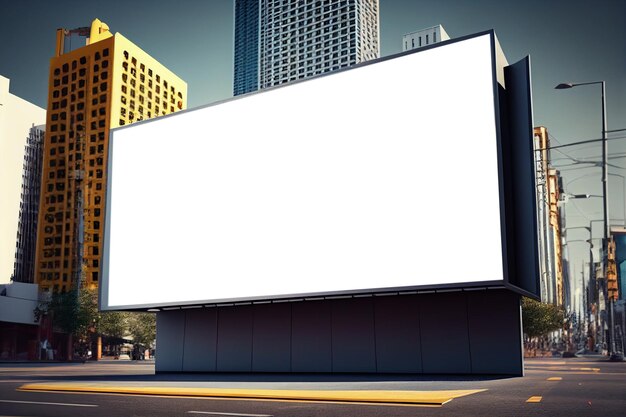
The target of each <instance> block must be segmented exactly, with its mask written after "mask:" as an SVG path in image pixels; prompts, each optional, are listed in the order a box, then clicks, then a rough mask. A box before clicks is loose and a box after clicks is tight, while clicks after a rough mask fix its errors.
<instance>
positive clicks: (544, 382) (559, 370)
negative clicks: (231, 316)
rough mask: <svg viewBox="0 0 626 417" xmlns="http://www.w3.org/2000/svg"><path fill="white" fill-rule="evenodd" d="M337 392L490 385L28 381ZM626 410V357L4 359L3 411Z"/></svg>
mask: <svg viewBox="0 0 626 417" xmlns="http://www.w3.org/2000/svg"><path fill="white" fill-rule="evenodd" d="M38 382H57V383H58V382H67V383H69V382H72V383H78V384H84V385H85V386H90V385H93V384H96V383H97V384H98V385H103V384H105V385H110V386H122V385H124V386H133V385H141V386H160V387H163V386H169V387H221V388H240V389H244V388H251V389H303V388H307V389H314V390H315V389H330V390H381V391H388V390H401V391H405V390H417V391H438V390H485V391H481V392H478V393H474V394H471V395H467V396H463V397H460V398H455V399H453V400H451V401H449V402H447V403H445V404H443V405H442V406H436V407H432V406H429V407H426V406H423V405H389V404H363V403H336V402H334V403H333V402H323V401H284V400H256V399H236V398H230V399H224V398H188V397H183V398H181V397H171V396H154V395H119V394H101V393H98V394H95V393H62V392H25V391H19V390H18V389H19V388H20V387H21V386H23V385H24V384H29V383H38ZM479 415H480V416H490V417H491V416H493V417H499V416H516V417H517V416H567V417H572V416H594V417H595V416H603V417H604V416H616V417H618V416H619V417H623V416H626V362H622V363H610V362H606V361H601V360H599V358H598V357H595V358H594V357H588V358H572V359H560V358H554V359H535V360H529V361H527V362H526V376H524V377H521V378H497V377H495V378H494V377H492V378H490V377H482V378H477V377H469V376H449V377H442V376H415V375H412V376H401V375H400V376H399V375H370V376H363V375H317V376H316V375H273V374H261V375H245V374H237V375H232V374H202V375H197V374H195V375H171V374H166V375H154V365H153V363H151V362H130V361H125V362H119V361H115V362H112V361H111V362H104V361H103V362H99V363H87V364H0V416H107V417H111V416H231V417H237V416H244V417H245V416H251V417H256V416H259V417H260V416H276V417H279V416H289V417H297V416H364V417H367V416H479Z"/></svg>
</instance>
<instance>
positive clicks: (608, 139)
mask: <svg viewBox="0 0 626 417" xmlns="http://www.w3.org/2000/svg"><path fill="white" fill-rule="evenodd" d="M621 139H626V136H617V137H614V138H607V139H606V140H607V141H614V140H621ZM603 140H604V139H603V138H600V139H589V140H582V141H580V142H572V143H567V144H565V145H558V146H548V147H545V148H536V149H535V151H546V150H552V149H559V148H566V147H568V146H576V145H584V144H585V143H594V142H602V141H603Z"/></svg>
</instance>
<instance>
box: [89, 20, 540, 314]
mask: <svg viewBox="0 0 626 417" xmlns="http://www.w3.org/2000/svg"><path fill="white" fill-rule="evenodd" d="M486 35H488V36H489V37H490V45H491V67H492V68H491V70H492V74H491V76H492V88H493V90H492V94H493V100H494V117H495V120H494V126H495V136H496V147H497V164H498V174H499V178H498V189H499V190H498V191H499V205H500V235H501V248H502V255H501V256H502V266H503V271H502V277H503V279H502V280H486V281H475V282H465V283H449V284H428V285H415V286H405V287H385V288H380V287H378V288H371V289H358V290H341V291H325V292H315V293H304V294H288V295H275V296H258V297H239V298H227V299H213V300H211V299H198V300H188V301H184V302H165V303H151V304H133V305H116V306H113V307H111V306H110V305H109V302H108V301H109V300H108V290H109V279H108V275H109V271H108V261H109V240H110V222H109V219H110V215H111V213H110V211H111V200H112V195H111V187H112V178H113V176H112V174H113V172H112V171H113V170H112V163H113V158H111V157H109V158H108V160H107V187H106V190H105V202H106V207H105V218H104V236H103V257H102V279H101V281H100V285H99V308H100V309H101V310H102V311H117V310H126V311H131V310H138V311H145V310H152V311H157V310H173V309H179V308H190V307H202V306H216V305H240V304H253V303H267V302H289V301H301V300H319V299H333V298H349V297H359V296H374V295H379V294H380V295H382V294H384V295H388V294H415V293H432V292H449V291H456V290H470V291H471V290H480V289H492V288H495V289H500V288H508V289H510V290H512V291H514V292H517V293H519V294H522V295H526V296H530V297H532V298H538V296H539V295H538V294H534V293H533V291H532V288H527V287H525V286H523V285H519V284H518V281H516V280H515V278H514V277H515V276H516V271H515V268H516V262H515V258H516V248H515V246H516V245H513V244H511V241H510V239H511V235H512V234H513V233H514V231H513V228H512V224H514V223H519V220H518V221H517V222H516V221H515V219H513V215H512V214H511V211H512V210H511V207H512V204H513V203H512V201H511V200H512V197H511V195H512V194H515V193H512V192H511V191H510V188H511V184H510V181H509V182H507V180H506V178H507V176H509V177H510V175H511V173H510V172H507V169H505V167H506V166H507V165H508V163H509V161H510V158H511V152H507V148H506V146H504V145H503V144H504V143H505V142H507V141H508V140H510V137H509V136H510V135H509V132H508V129H509V123H508V119H509V117H507V111H508V108H509V106H507V105H506V104H505V100H506V97H507V96H506V92H505V91H504V86H503V84H504V75H503V74H501V73H500V72H499V71H500V70H503V69H504V67H505V66H506V60H505V58H504V55H503V54H502V53H501V50H500V47H499V44H498V41H497V38H496V35H495V32H494V31H493V30H487V31H483V32H479V33H476V34H471V35H467V36H463V37H459V38H455V39H450V40H447V41H443V42H440V43H437V44H433V45H428V46H425V47H423V48H420V49H417V50H409V51H405V52H401V53H397V54H393V55H390V56H386V57H383V58H378V59H374V60H371V61H367V62H363V63H360V64H357V65H354V66H352V67H349V68H343V69H340V70H337V71H333V72H330V73H325V74H320V75H317V76H314V77H311V78H307V79H302V80H297V81H294V82H291V83H289V84H286V85H281V86H275V87H271V88H268V89H264V90H258V91H255V92H251V93H248V94H245V95H240V96H236V97H232V98H228V99H225V100H221V101H218V102H215V103H210V104H207V105H203V106H199V107H195V108H191V109H185V110H182V111H179V112H177V113H173V114H169V115H166V116H162V117H159V118H154V119H149V120H143V121H140V122H136V123H133V124H132V125H126V126H121V127H118V128H115V129H112V130H111V132H110V133H109V135H110V136H109V149H108V152H109V153H108V155H109V156H111V155H112V151H113V146H114V140H113V134H114V133H115V132H117V131H119V130H122V129H127V128H129V127H136V126H137V125H140V124H144V123H151V122H154V121H156V120H159V121H160V120H163V119H165V118H168V117H173V116H177V115H179V114H182V113H186V112H192V111H196V110H200V109H204V108H208V107H213V106H218V105H220V104H223V103H226V102H231V101H233V100H240V99H245V98H246V97H249V96H251V95H255V94H263V93H265V92H267V91H271V90H274V89H279V88H288V87H290V86H292V85H294V84H298V83H302V82H309V81H311V80H314V79H318V78H321V77H327V76H333V75H336V74H337V73H341V72H344V71H351V70H353V69H356V68H361V67H364V66H368V65H373V64H377V63H380V62H384V61H387V60H391V59H395V58H398V57H401V56H405V55H410V54H415V53H421V52H424V51H427V50H430V49H434V48H440V47H444V46H447V45H450V44H454V43H457V42H463V41H466V40H469V39H474V38H478V37H481V36H486ZM502 60H504V62H502ZM527 88H528V91H529V92H530V85H528V87H527ZM528 97H529V98H530V95H528ZM528 109H529V111H530V115H531V121H532V106H531V103H530V102H529V103H528ZM528 130H529V132H530V137H529V143H530V146H531V149H532V124H531V125H530V126H529V127H528ZM531 157H532V152H531ZM530 174H531V176H532V165H531V167H530ZM533 190H534V187H533ZM531 203H532V205H533V206H534V207H536V201H535V200H533V201H532V202H531ZM534 225H535V230H536V218H535V223H534ZM530 243H533V242H530ZM534 246H535V247H536V246H537V244H536V239H535V242H534ZM537 255H538V251H535V266H536V268H537V271H538V259H537V258H538V257H537ZM531 268H532V267H531ZM536 280H537V282H538V272H537V275H536ZM537 287H538V286H537Z"/></svg>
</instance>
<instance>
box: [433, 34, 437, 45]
mask: <svg viewBox="0 0 626 417" xmlns="http://www.w3.org/2000/svg"><path fill="white" fill-rule="evenodd" d="M435 42H437V32H433V43H435Z"/></svg>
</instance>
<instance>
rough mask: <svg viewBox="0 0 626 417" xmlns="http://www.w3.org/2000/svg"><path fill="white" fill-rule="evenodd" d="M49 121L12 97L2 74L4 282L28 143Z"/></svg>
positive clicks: (0, 242)
mask: <svg viewBox="0 0 626 417" xmlns="http://www.w3.org/2000/svg"><path fill="white" fill-rule="evenodd" d="M45 122H46V110H45V109H42V108H41V107H39V106H36V105H34V104H32V103H29V102H28V101H26V100H24V99H21V98H19V97H17V96H15V95H13V94H11V93H10V92H9V79H8V78H5V77H3V76H1V75H0V283H5V282H8V281H9V280H10V278H11V274H12V273H13V262H14V259H15V242H16V237H17V224H18V219H19V211H20V199H21V187H22V173H23V164H24V149H25V146H26V140H27V138H28V135H29V131H30V128H31V127H32V126H33V124H34V125H41V124H44V123H45Z"/></svg>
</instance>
